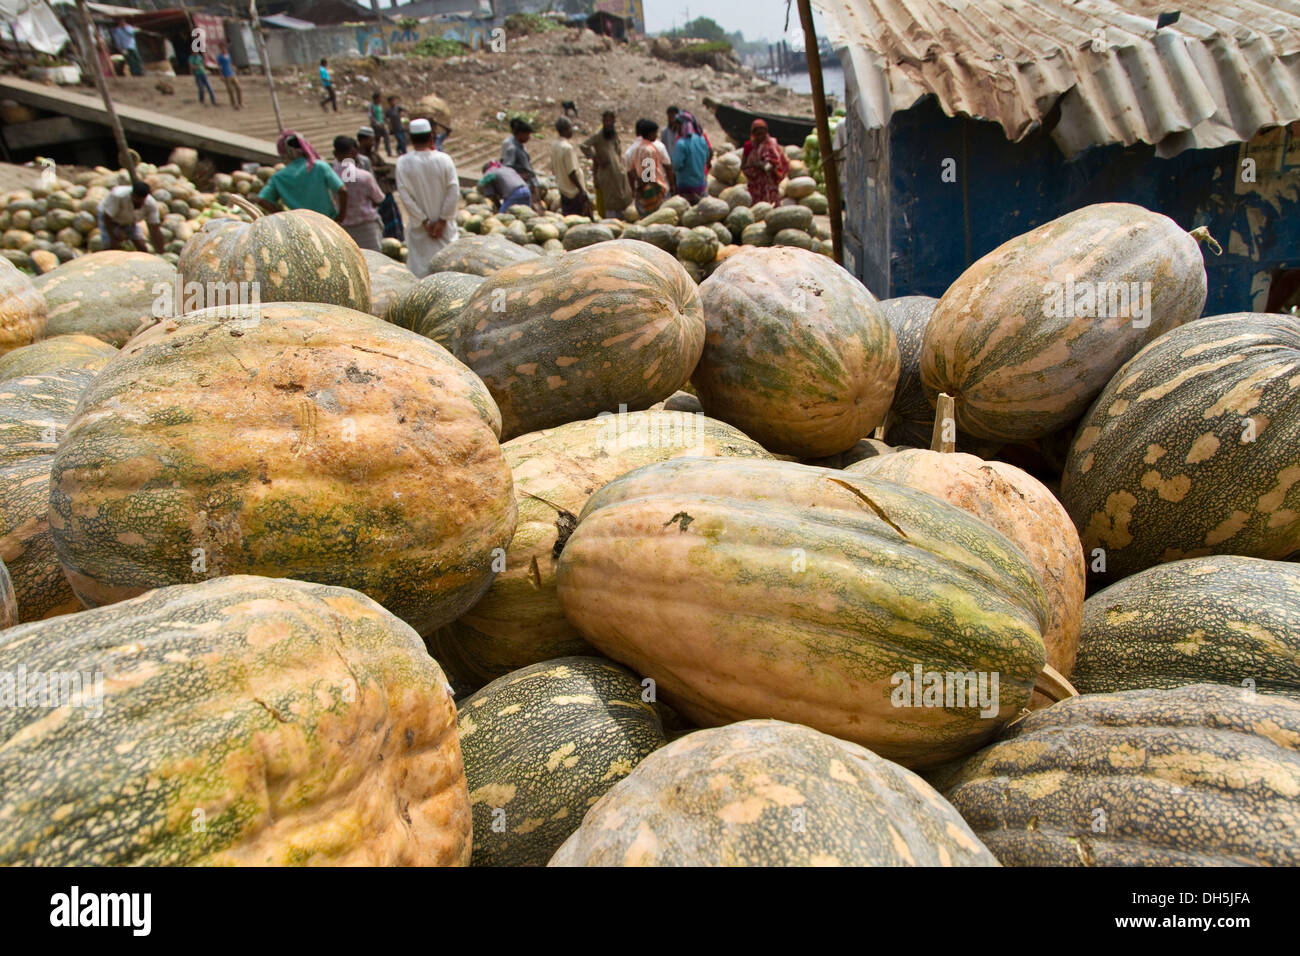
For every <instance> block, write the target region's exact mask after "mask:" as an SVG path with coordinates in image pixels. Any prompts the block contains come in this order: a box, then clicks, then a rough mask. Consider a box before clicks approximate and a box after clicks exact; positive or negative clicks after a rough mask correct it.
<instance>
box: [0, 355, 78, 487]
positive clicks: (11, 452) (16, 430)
mask: <svg viewBox="0 0 1300 956" xmlns="http://www.w3.org/2000/svg"><path fill="white" fill-rule="evenodd" d="M95 374H96V372H95V369H93V368H65V369H61V370H58V371H54V372H45V373H43V374H41V375H29V376H26V377H24V378H11V379H9V380H7V381H5V382H0V467H3V466H5V465H12V464H15V463H17V462H20V461H23V460H25V459H28V458H33V457H38V456H41V455H49V454H51V453H52V452H53V451H54V449H55V448H56V447H57V446H58V444H59V438H60V437H61V436H62V435H63V431H64V428H65V427H66V426H67V424H68V422H69V421H71V420H72V414H73V412H74V411H75V410H76V407H77V402H78V400H80V398H81V394H82V392H83V391H85V389H86V386H87V385H89V384H90V383H91V381H92V380H93V379H94V378H95Z"/></svg>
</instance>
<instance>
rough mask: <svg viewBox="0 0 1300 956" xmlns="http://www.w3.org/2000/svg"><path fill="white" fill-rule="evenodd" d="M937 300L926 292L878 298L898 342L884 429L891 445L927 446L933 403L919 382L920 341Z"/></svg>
mask: <svg viewBox="0 0 1300 956" xmlns="http://www.w3.org/2000/svg"><path fill="white" fill-rule="evenodd" d="M938 304H939V300H938V299H932V298H930V297H929V296H927V295H907V296H903V297H902V298H898V299H882V300H881V301H880V311H881V312H883V313H884V315H885V319H886V320H887V321H888V322H889V326H890V328H892V329H893V330H894V340H895V341H896V342H897V343H898V359H899V368H898V385H897V387H896V388H895V389H894V401H893V404H892V405H890V407H889V427H888V428H887V430H886V432H885V441H887V442H889V443H890V444H891V445H905V446H908V445H910V446H912V447H914V448H928V447H930V437H931V435H932V434H933V429H934V406H933V405H931V404H930V401H929V399H927V398H926V397H925V388H924V386H922V385H921V341H922V340H923V339H924V338H925V327H926V326H927V325H929V324H930V315H931V313H933V312H934V307H935V306H936V305H938ZM963 437H964V436H963Z"/></svg>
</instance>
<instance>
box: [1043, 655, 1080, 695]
mask: <svg viewBox="0 0 1300 956" xmlns="http://www.w3.org/2000/svg"><path fill="white" fill-rule="evenodd" d="M1034 690H1036V691H1038V693H1040V694H1042V695H1043V696H1044V697H1046V698H1048V699H1049V700H1052V701H1058V700H1065V698H1067V697H1078V696H1079V692H1078V691H1077V690H1075V689H1074V685H1073V684H1071V683H1070V682H1069V681H1068V680H1066V679H1065V677H1063V676H1062V675H1061V672H1060V671H1058V670H1057V669H1056V668H1055V667H1053V666H1052V665H1051V664H1044V665H1043V670H1042V673H1040V674H1039V675H1038V680H1036V681H1034Z"/></svg>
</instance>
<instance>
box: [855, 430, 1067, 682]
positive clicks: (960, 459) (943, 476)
mask: <svg viewBox="0 0 1300 956" xmlns="http://www.w3.org/2000/svg"><path fill="white" fill-rule="evenodd" d="M845 470H846V471H848V472H852V473H854V474H860V475H870V476H871V477H873V478H883V479H884V480H885V481H894V482H897V483H898V484H900V485H906V486H907V487H908V488H915V489H916V490H917V491H924V492H926V493H927V494H931V495H935V496H936V497H939V498H942V499H943V500H944V501H947V502H950V503H951V504H954V505H956V506H957V507H958V508H960V509H961V510H962V511H966V512H969V513H970V514H973V515H974V516H975V517H977V518H979V519H980V520H981V521H983V522H985V523H986V524H988V525H989V526H990V527H992V528H995V529H997V530H998V531H999V532H1001V533H1002V534H1003V535H1005V536H1006V537H1007V539H1008V540H1010V541H1011V542H1012V543H1013V544H1014V545H1016V546H1017V547H1018V548H1020V550H1021V551H1023V552H1024V553H1025V556H1026V557H1027V558H1029V561H1030V564H1032V565H1033V567H1034V570H1035V571H1036V572H1037V573H1038V577H1039V579H1040V580H1041V581H1042V582H1043V588H1044V589H1045V590H1046V592H1047V607H1048V613H1049V615H1050V617H1049V620H1048V624H1047V629H1046V630H1045V631H1044V632H1043V644H1044V645H1045V646H1046V648H1047V663H1048V664H1050V665H1052V667H1054V668H1056V669H1057V670H1058V671H1060V672H1061V673H1062V674H1063V675H1065V676H1066V677H1069V676H1070V672H1071V671H1072V670H1073V669H1074V656H1075V652H1076V650H1077V649H1078V646H1079V631H1080V628H1081V627H1082V623H1081V622H1082V618H1083V595H1084V589H1085V586H1086V568H1085V565H1084V561H1083V547H1082V546H1081V545H1080V544H1079V535H1078V534H1077V533H1076V532H1075V530H1074V524H1073V523H1072V522H1071V521H1070V516H1069V515H1068V514H1067V513H1066V511H1065V509H1064V508H1063V507H1062V506H1061V503H1060V502H1059V501H1057V500H1056V498H1054V497H1053V496H1052V493H1051V492H1050V491H1048V490H1047V488H1046V487H1044V485H1043V484H1042V482H1040V481H1038V479H1036V478H1034V477H1033V476H1032V475H1029V474H1027V473H1026V472H1023V471H1021V470H1020V469H1019V468H1016V467H1015V466H1014V465H1008V464H1006V463H1004V462H1000V461H984V460H982V459H980V458H976V457H975V456H974V455H963V454H958V453H953V454H944V453H941V452H937V451H929V450H927V449H920V448H904V449H901V450H899V451H897V452H895V453H894V454H892V455H885V456H883V457H878V458H867V459H865V460H863V461H860V462H858V463H857V464H854V465H850V466H849V467H848V468H846V469H845Z"/></svg>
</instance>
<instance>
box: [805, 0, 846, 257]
mask: <svg viewBox="0 0 1300 956" xmlns="http://www.w3.org/2000/svg"><path fill="white" fill-rule="evenodd" d="M799 20H800V22H801V23H802V24H803V49H804V56H805V57H806V58H807V60H808V79H809V80H810V81H811V84H812V96H813V116H814V117H816V119H817V148H818V149H820V150H821V154H822V172H824V173H825V175H826V200H827V202H828V203H829V204H830V214H831V244H832V246H833V247H834V250H835V261H836V262H838V263H840V264H841V265H842V264H843V263H844V225H843V223H842V222H841V219H842V217H843V212H844V210H843V207H842V206H841V204H840V173H839V170H838V169H836V167H835V150H834V147H833V146H832V143H831V126H830V122H829V121H828V119H827V117H826V86H825V84H824V83H823V82H822V55H821V51H820V50H819V49H818V47H817V31H816V29H815V28H814V27H813V17H812V4H811V3H810V2H809V0H799Z"/></svg>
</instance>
